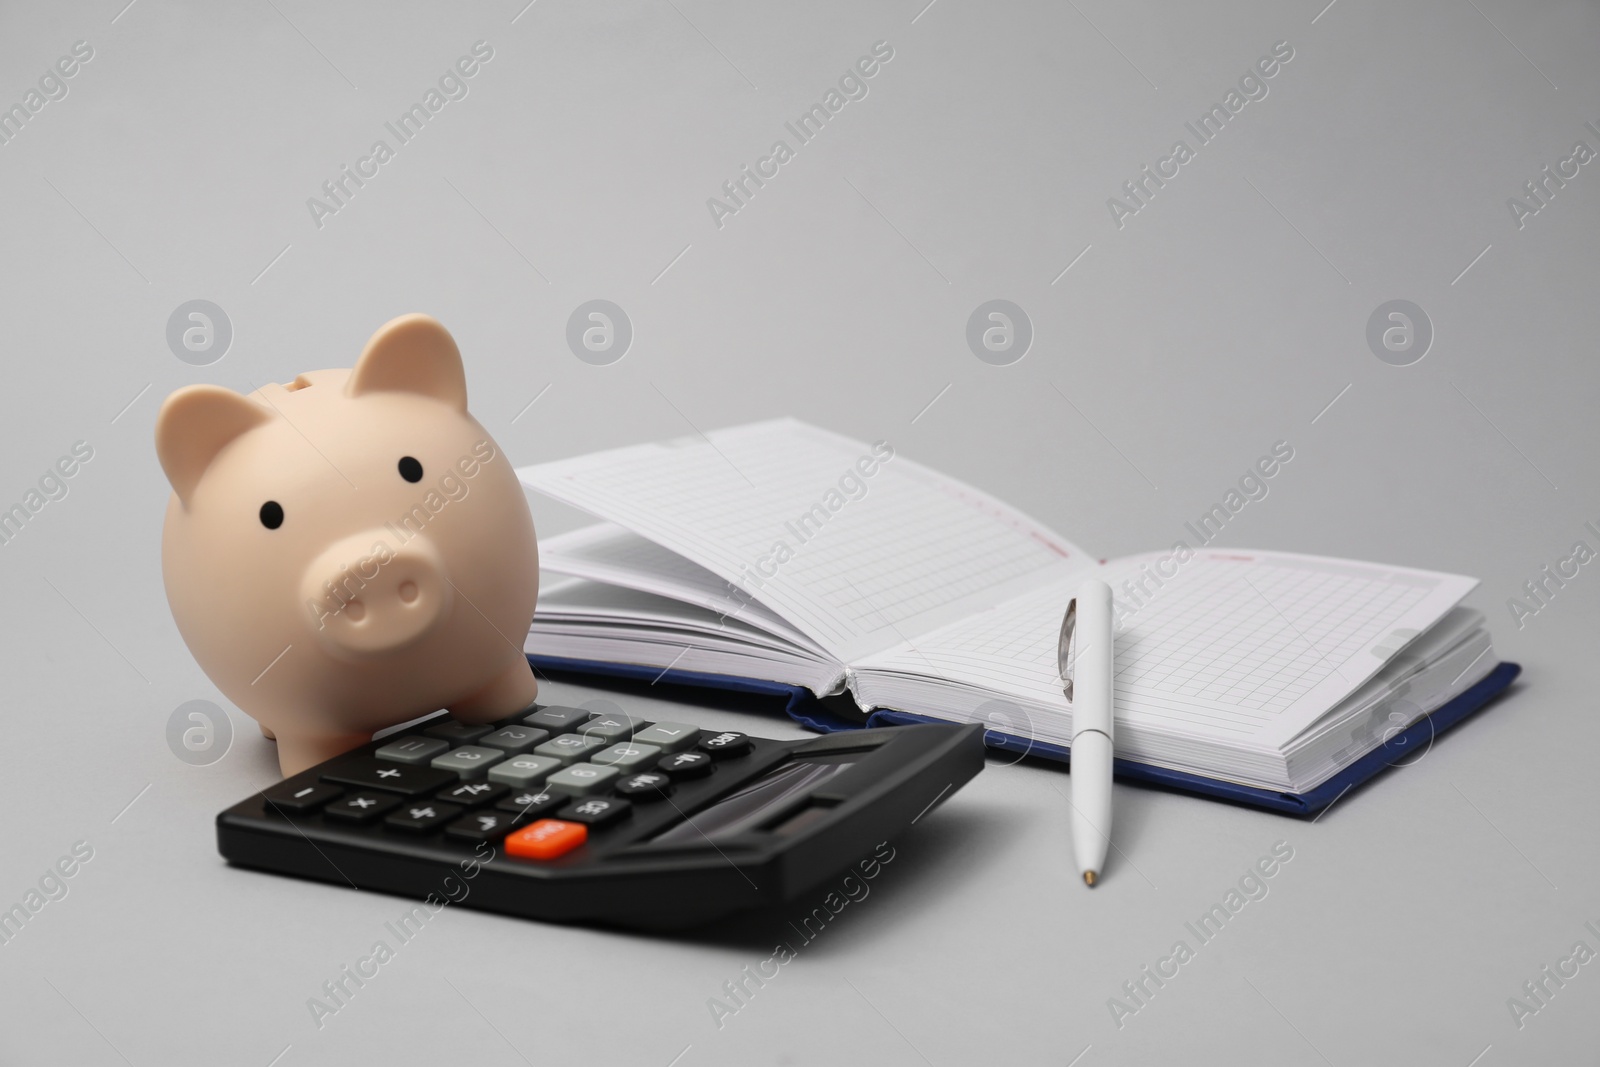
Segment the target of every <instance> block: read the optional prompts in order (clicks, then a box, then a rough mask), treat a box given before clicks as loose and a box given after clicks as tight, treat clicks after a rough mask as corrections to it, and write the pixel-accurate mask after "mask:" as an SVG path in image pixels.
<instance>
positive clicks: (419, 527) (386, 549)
mask: <svg viewBox="0 0 1600 1067" xmlns="http://www.w3.org/2000/svg"><path fill="white" fill-rule="evenodd" d="M156 451H157V453H158V454H159V455H160V457H161V466H162V468H163V469H165V471H166V474H167V480H168V481H170V482H171V483H172V490H173V492H172V499H171V501H170V502H169V503H168V505H167V518H166V528H165V531H164V533H163V536H162V546H161V563H162V572H163V574H164V576H165V580H166V587H167V601H168V603H169V604H170V605H171V606H172V616H173V618H174V619H175V620H176V621H177V624H178V629H179V631H180V632H181V633H182V634H183V639H184V641H185V642H187V643H188V646H189V650H190V651H191V652H192V653H194V658H195V659H196V660H197V661H199V663H200V666H201V668H202V669H204V670H205V672H206V674H208V675H210V677H211V680H212V681H213V682H215V683H216V685H217V687H218V688H219V689H221V690H222V692H223V693H225V694H226V695H227V696H228V698H229V699H230V700H232V701H233V702H234V703H235V704H237V705H238V706H239V707H240V708H242V709H243V710H244V712H245V713H246V714H248V715H249V716H250V717H251V718H253V719H255V720H256V721H257V722H259V723H260V724H261V732H262V733H263V734H265V735H266V736H267V737H269V738H274V737H275V738H276V739H277V742H278V763H279V766H280V767H281V768H282V770H283V773H284V774H285V775H286V776H287V775H291V774H296V773H298V772H300V771H303V770H305V769H306V768H308V767H311V766H313V765H315V764H317V763H320V762H321V761H323V760H325V759H328V758H329V757H331V756H336V755H338V754H339V753H341V752H346V751H348V750H350V749H351V748H354V747H355V746H357V745H360V744H363V743H365V742H366V741H368V740H370V739H371V737H372V734H373V733H374V732H375V731H377V730H379V729H382V728H383V727H386V726H393V725H395V724H396V723H401V722H405V721H407V720H409V719H413V718H416V717H417V716H419V715H423V714H426V713H428V712H431V711H436V710H438V709H439V708H448V709H449V710H450V712H451V714H453V715H454V716H455V717H456V718H458V719H462V720H464V721H467V722H489V721H492V720H494V719H499V718H503V717H505V716H507V715H510V714H512V713H514V712H516V711H519V710H521V709H523V708H526V707H527V706H529V705H530V704H532V703H533V700H534V697H535V695H536V694H537V692H538V685H537V683H536V682H535V680H534V677H533V672H532V671H531V670H530V669H529V667H528V661H527V660H526V659H524V658H523V654H522V641H523V638H524V637H525V636H526V634H527V632H528V625H529V623H530V622H531V621H532V619H533V610H534V601H535V600H536V599H537V597H538V593H539V554H538V545H537V543H536V542H535V540H534V532H533V520H532V518H531V517H530V516H529V514H528V505H527V501H526V499H525V498H524V497H523V495H522V488H521V486H520V484H519V483H518V481H517V477H516V475H515V474H514V473H513V471H512V469H511V461H510V460H509V459H507V458H506V456H505V455H504V454H503V453H502V452H501V451H500V449H499V448H497V447H496V446H495V443H494V441H493V440H491V439H490V437H489V435H488V433H487V432H485V431H484V428H483V427H482V426H480V425H479V424H478V421H477V420H476V419H474V418H473V417H472V416H471V415H470V414H468V413H467V387H466V376H465V374H464V372H463V371H462V367H461V353H460V352H459V351H458V350H457V349H456V344H455V341H454V340H453V339H452V338H451V336H450V334H449V333H448V332H447V331H446V330H445V328H444V327H443V326H441V325H440V324H439V323H438V322H437V321H435V320H434V319H432V318H429V317H428V316H426V315H406V316H403V317H401V318H398V319H395V320H394V321H392V322H390V323H389V324H387V325H386V326H384V327H383V328H382V329H380V330H379V331H378V332H377V333H376V334H374V335H373V336H372V339H371V340H370V341H368V342H367V347H366V350H365V351H363V352H362V353H361V358H360V359H359V360H357V361H356V366H355V369H354V370H322V371H312V372H310V373H307V374H302V375H300V376H299V377H298V378H296V379H295V380H294V381H293V382H291V383H290V384H288V385H277V384H269V385H266V386H264V387H262V388H261V389H258V390H256V391H255V392H254V393H251V394H250V395H249V396H241V395H240V394H238V393H235V392H233V391H231V390H229V389H224V388H222V387H220V386H214V385H192V386H188V387H186V388H183V389H179V390H178V391H177V392H175V393H173V394H172V395H171V396H169V397H168V398H167V401H166V403H165V404H163V405H162V407H161V414H160V415H159V416H158V417H157V420H156Z"/></svg>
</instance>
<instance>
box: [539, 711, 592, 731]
mask: <svg viewBox="0 0 1600 1067" xmlns="http://www.w3.org/2000/svg"><path fill="white" fill-rule="evenodd" d="M593 717H594V713H593V712H591V711H587V710H585V709H583V708H568V707H559V706H556V705H551V706H549V707H543V708H540V709H539V710H538V711H536V712H534V713H533V714H532V715H528V716H524V717H523V720H522V721H523V722H524V723H525V724H526V725H528V726H534V727H538V728H539V729H541V730H549V731H550V732H551V733H556V734H558V733H561V732H562V731H563V730H571V729H574V728H575V727H577V725H578V724H579V723H582V722H587V721H588V720H589V719H591V718H593Z"/></svg>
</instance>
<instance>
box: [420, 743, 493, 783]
mask: <svg viewBox="0 0 1600 1067" xmlns="http://www.w3.org/2000/svg"><path fill="white" fill-rule="evenodd" d="M505 757H506V754H505V752H503V751H502V750H500V749H498V748H484V747H483V746H482V745H462V746H461V747H460V748H458V749H456V750H455V751H453V752H446V753H445V754H444V755H442V756H439V757H437V758H436V759H435V760H434V761H433V762H432V763H431V764H429V766H430V767H433V768H434V769H435V770H440V771H455V772H456V773H457V774H459V775H461V777H463V778H480V777H482V776H483V772H484V770H485V769H486V768H487V767H488V766H489V764H491V763H499V762H500V761H501V760H503V759H505Z"/></svg>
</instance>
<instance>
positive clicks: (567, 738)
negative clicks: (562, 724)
mask: <svg viewBox="0 0 1600 1067" xmlns="http://www.w3.org/2000/svg"><path fill="white" fill-rule="evenodd" d="M605 747H606V740H605V738H603V737H584V736H583V735H582V734H562V735H561V736H560V737H552V738H551V739H550V740H548V741H546V742H545V743H544V744H542V745H540V746H539V747H538V748H536V749H534V750H533V751H534V753H535V754H537V755H540V756H549V757H550V758H551V759H558V760H560V761H561V762H562V763H576V762H577V761H578V760H581V759H587V758H588V756H589V753H591V752H594V751H595V750H596V749H602V748H605Z"/></svg>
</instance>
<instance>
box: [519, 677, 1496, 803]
mask: <svg viewBox="0 0 1600 1067" xmlns="http://www.w3.org/2000/svg"><path fill="white" fill-rule="evenodd" d="M528 662H529V663H531V664H532V665H533V667H534V669H535V670H537V671H541V672H548V673H552V674H580V675H599V676H602V677H607V678H621V679H626V680H629V681H636V682H646V683H651V684H668V685H676V686H687V687H690V688H700V689H721V690H727V691H730V692H736V693H750V694H754V695H760V696H765V697H774V698H777V699H780V700H782V701H783V702H784V705H783V709H784V711H785V712H786V713H787V714H788V715H789V717H790V718H792V719H794V720H795V721H796V722H798V723H800V724H801V725H802V726H806V727H809V728H811V729H813V730H817V731H819V732H821V733H836V732H838V731H841V730H858V729H862V728H863V727H873V726H903V725H906V724H909V723H919V722H943V721H945V720H943V719H936V718H933V717H931V716H927V715H914V714H912V713H910V712H905V711H895V710H893V709H890V708H877V709H874V710H873V712H872V713H871V714H870V715H868V716H867V718H866V721H865V722H861V721H857V720H851V719H846V718H843V717H841V716H838V715H834V714H832V713H830V712H829V711H828V709H827V707H826V706H825V705H824V704H823V703H822V702H821V701H820V700H818V699H817V697H816V696H815V695H813V694H812V692H811V690H809V689H807V688H805V687H804V686H798V685H786V684H784V683H782V682H769V681H764V680H761V679H758V678H738V677H733V676H731V675H723V674H701V673H699V672H697V671H683V670H676V669H670V668H669V669H668V670H666V671H663V670H661V669H660V668H659V667H648V666H644V665H641V664H632V663H603V662H600V661H597V660H578V659H566V658H563V657H560V656H535V655H530V656H529V657H528ZM1521 672H1522V668H1521V666H1519V665H1518V664H1515V663H1500V664H1498V665H1497V666H1496V667H1495V668H1494V670H1492V671H1490V672H1489V673H1488V674H1486V675H1484V676H1483V678H1482V679H1481V680H1480V681H1479V682H1478V683H1477V684H1476V685H1474V686H1472V687H1471V688H1470V689H1468V690H1467V691H1466V692H1464V693H1462V694H1461V695H1460V696H1458V697H1456V698H1455V699H1454V700H1452V701H1450V702H1449V703H1447V704H1444V705H1443V706H1441V707H1438V708H1436V709H1434V710H1433V711H1432V712H1431V713H1430V714H1428V715H1425V716H1423V717H1422V718H1420V719H1418V720H1417V721H1416V722H1415V723H1412V724H1411V726H1410V727H1409V728H1408V729H1406V730H1405V731H1403V732H1402V733H1398V734H1395V735H1394V736H1392V737H1390V738H1388V739H1387V740H1385V741H1384V743H1383V744H1382V745H1379V746H1378V747H1377V748H1375V749H1373V750H1372V751H1371V752H1368V753H1367V754H1366V755H1364V756H1362V757H1360V758H1359V759H1356V760H1354V761H1352V762H1351V763H1350V765H1349V766H1347V767H1345V768H1343V769H1342V770H1340V771H1339V772H1338V773H1337V774H1335V775H1334V776H1333V777H1331V778H1329V779H1328V780H1327V781H1325V782H1323V783H1322V784H1321V785H1319V786H1317V787H1316V788H1315V789H1312V790H1310V791H1309V792H1306V793H1285V792H1280V791H1278V790H1275V789H1261V788H1257V787H1255V786H1248V785H1238V784H1236V783H1234V782H1225V781H1222V780H1221V779H1217V778H1205V777H1202V776H1200V775H1196V774H1187V773H1185V772H1183V771H1170V770H1166V769H1165V768H1162V767H1152V766H1150V765H1149V764H1147V763H1134V762H1132V761H1130V760H1120V759H1119V760H1116V761H1114V763H1113V772H1114V774H1115V776H1116V777H1117V778H1118V779H1119V780H1121V781H1124V782H1140V783H1143V784H1146V785H1156V786H1161V787H1164V788H1167V789H1176V790H1180V791H1182V792H1185V793H1194V794H1196V795H1198V796H1205V797H1212V798H1214V799H1218V800H1230V801H1233V802H1235V803H1238V804H1247V805H1249V806H1250V807H1254V808H1263V809H1265V810H1267V811H1276V812H1281V813H1282V814H1285V815H1315V814H1316V813H1317V812H1319V811H1321V810H1322V809H1323V808H1326V807H1327V806H1328V805H1329V804H1332V803H1333V802H1334V801H1335V800H1337V799H1339V798H1340V797H1341V796H1343V795H1344V794H1345V792H1346V791H1348V790H1350V789H1352V788H1354V787H1355V786H1357V785H1360V784H1361V783H1363V782H1365V781H1367V780H1368V779H1370V778H1373V777H1375V776H1377V775H1378V774H1380V773H1381V772H1383V771H1384V770H1386V769H1388V768H1389V767H1393V766H1403V765H1405V764H1406V763H1409V762H1412V761H1413V759H1414V758H1419V757H1416V755H1415V754H1416V753H1418V752H1426V751H1427V749H1428V747H1429V746H1430V745H1432V744H1433V743H1434V741H1435V740H1436V739H1437V738H1438V737H1439V735H1441V734H1443V733H1444V732H1445V731H1446V730H1448V729H1450V728H1451V727H1452V726H1454V725H1456V724H1457V723H1459V722H1461V721H1462V720H1464V719H1466V718H1467V717H1468V716H1470V715H1472V714H1473V713H1474V712H1476V711H1478V710H1479V709H1481V708H1483V707H1484V706H1486V705H1487V704H1488V703H1489V702H1490V701H1491V700H1493V699H1494V698H1495V697H1497V696H1499V695H1500V694H1501V693H1502V692H1504V691H1505V690H1506V688H1507V687H1508V686H1510V685H1511V682H1512V680H1513V679H1515V678H1516V676H1517V675H1518V674H1520V673H1521ZM984 741H985V743H986V744H987V745H988V746H989V747H990V748H994V749H999V750H1001V751H1004V752H1015V753H1018V754H1019V755H1026V756H1039V757H1041V758H1044V759H1049V760H1056V761H1059V762H1062V763H1069V762H1070V761H1071V755H1072V753H1071V750H1070V749H1069V748H1068V747H1067V746H1065V745H1057V744H1052V743H1049V742H1044V741H1035V740H1032V739H1030V738H1026V737H1018V736H1016V735H1014V734H1008V733H1003V732H1001V731H998V730H989V731H987V732H986V733H985V734H984Z"/></svg>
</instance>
